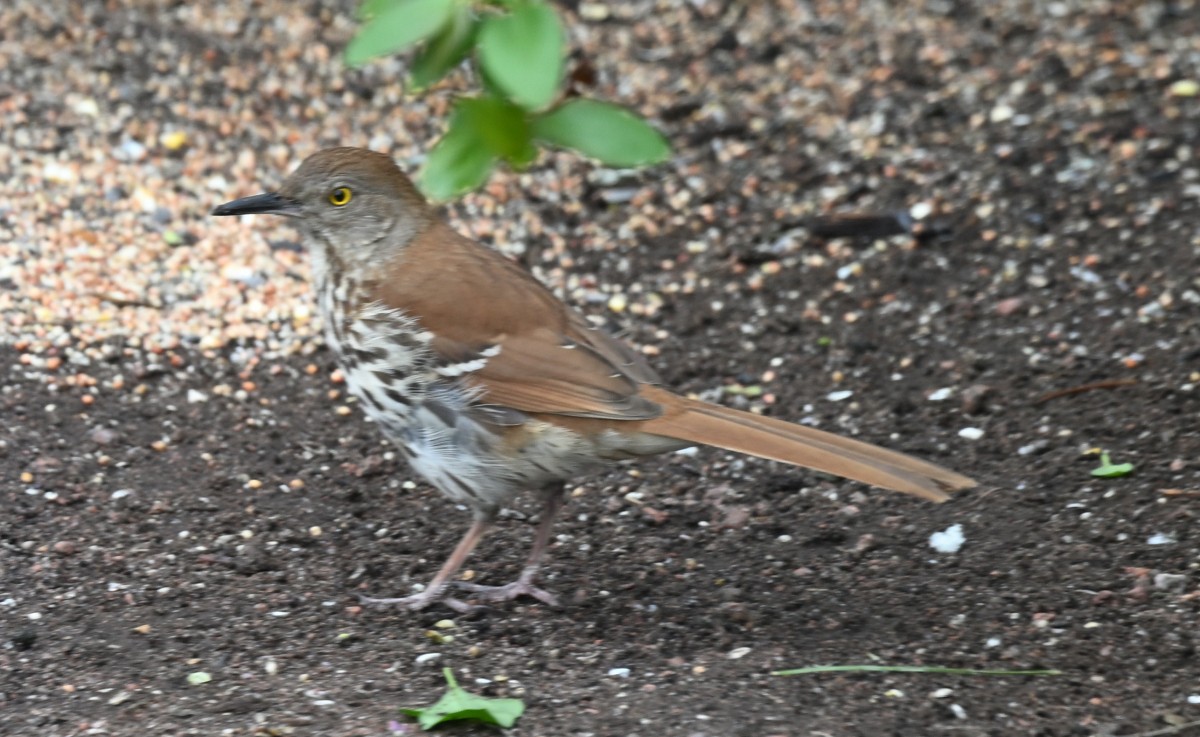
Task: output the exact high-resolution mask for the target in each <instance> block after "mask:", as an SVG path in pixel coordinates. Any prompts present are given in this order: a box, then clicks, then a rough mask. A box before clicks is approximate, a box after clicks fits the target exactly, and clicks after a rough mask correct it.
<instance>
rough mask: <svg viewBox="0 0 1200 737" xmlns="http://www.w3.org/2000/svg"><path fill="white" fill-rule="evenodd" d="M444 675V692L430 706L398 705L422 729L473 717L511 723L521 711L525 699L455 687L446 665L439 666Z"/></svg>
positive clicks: (522, 711)
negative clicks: (491, 697) (414, 719)
mask: <svg viewBox="0 0 1200 737" xmlns="http://www.w3.org/2000/svg"><path fill="white" fill-rule="evenodd" d="M442 674H443V675H444V676H445V677H446V683H447V684H448V687H447V688H446V693H444V694H442V698H440V699H438V700H437V702H436V703H434V704H433V705H432V706H427V707H425V708H424V709H401V710H400V711H401V712H403V713H404V714H407V715H408V716H410V717H416V719H417V722H418V723H419V724H420V725H421V728H422V729H432V728H433V727H436V726H437V725H439V724H442V723H443V722H452V721H457V720H460V719H474V720H475V721H478V722H482V723H484V724H493V725H495V726H497V727H511V726H512V725H514V724H516V722H517V719H519V718H520V717H521V714H523V713H524V712H525V702H523V701H521V700H520V699H490V698H487V697H486V696H476V695H475V694H472V693H468V692H467V691H464V690H463V689H462V688H460V687H459V685H458V683H457V682H456V681H455V680H454V674H453V673H452V672H451V671H450V669H449V668H443V669H442Z"/></svg>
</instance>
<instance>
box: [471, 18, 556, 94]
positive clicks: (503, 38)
mask: <svg viewBox="0 0 1200 737" xmlns="http://www.w3.org/2000/svg"><path fill="white" fill-rule="evenodd" d="M566 43H567V40H566V34H565V33H564V32H563V27H562V23H560V22H559V19H558V14H557V13H555V12H554V10H553V9H552V8H551V7H550V6H548V5H546V4H545V3H543V2H539V1H536V0H535V1H532V2H526V3H522V4H520V5H518V6H516V8H515V10H513V12H511V13H509V14H507V15H492V16H490V17H488V18H487V19H486V20H485V21H484V22H483V28H482V29H481V30H480V32H479V44H478V46H479V63H480V65H481V66H482V67H483V69H484V70H485V72H486V73H487V75H488V77H489V78H490V79H491V80H492V81H493V82H494V83H495V84H496V85H498V86H499V87H500V89H502V90H503V91H504V93H505V94H506V95H508V97H509V98H511V99H512V100H513V102H516V103H517V104H518V105H520V106H521V107H524V108H526V109H529V110H541V109H542V108H544V107H546V106H547V105H549V104H550V103H551V102H552V101H553V100H554V96H555V94H557V92H558V86H559V83H560V82H561V81H562V75H563V53H564V50H565V49H566Z"/></svg>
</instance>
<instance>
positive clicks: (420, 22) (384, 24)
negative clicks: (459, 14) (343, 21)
mask: <svg viewBox="0 0 1200 737" xmlns="http://www.w3.org/2000/svg"><path fill="white" fill-rule="evenodd" d="M379 5H380V3H377V2H376V3H372V8H377V7H378V6H379ZM454 5H455V0H394V1H393V2H392V3H390V4H388V5H386V6H384V7H378V14H376V15H373V16H372V17H371V18H370V20H368V21H367V22H366V23H365V24H364V25H363V27H362V28H360V29H359V30H358V33H357V34H356V35H355V36H354V38H352V39H351V40H350V45H349V46H347V47H346V63H347V64H349V65H351V66H359V65H361V64H364V63H366V62H367V61H369V60H370V59H372V58H374V57H376V56H382V55H383V54H390V53H392V52H395V51H400V50H401V49H404V48H405V47H408V46H412V45H413V44H415V43H417V42H419V41H423V40H424V39H426V38H429V37H430V36H432V35H433V34H435V33H437V32H438V31H439V30H440V29H441V28H442V26H444V25H446V22H447V21H449V20H450V13H451V11H452V10H454Z"/></svg>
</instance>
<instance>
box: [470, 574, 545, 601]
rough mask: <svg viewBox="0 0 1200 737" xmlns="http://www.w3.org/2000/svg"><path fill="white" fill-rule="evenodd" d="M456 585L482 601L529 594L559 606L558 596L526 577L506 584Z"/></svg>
mask: <svg viewBox="0 0 1200 737" xmlns="http://www.w3.org/2000/svg"><path fill="white" fill-rule="evenodd" d="M454 587H455V588H457V589H462V590H463V591H470V592H471V593H472V594H474V597H475V598H478V599H480V600H481V601H490V602H496V601H512V600H513V599H515V598H517V597H518V596H528V597H530V598H533V599H537V600H538V601H540V602H542V603H543V604H549V605H550V606H555V607H556V606H558V597H556V596H555V595H554V594H552V593H550V592H549V591H546V590H545V589H540V588H538V587H537V586H534V585H533V581H531V580H528V579H525V578H519V579H517V580H516V581H513V582H512V583H509V584H505V585H504V586H482V585H480V584H477V583H467V582H465V581H455V582H454Z"/></svg>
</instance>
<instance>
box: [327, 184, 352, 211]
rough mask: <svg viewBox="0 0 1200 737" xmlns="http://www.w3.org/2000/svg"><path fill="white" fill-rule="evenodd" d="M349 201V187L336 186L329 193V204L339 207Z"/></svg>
mask: <svg viewBox="0 0 1200 737" xmlns="http://www.w3.org/2000/svg"><path fill="white" fill-rule="evenodd" d="M349 201H350V188H349V187H338V188H337V189H335V190H333V191H332V192H330V193H329V204H331V205H333V206H334V207H341V206H342V205H344V204H346V203H347V202H349Z"/></svg>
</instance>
